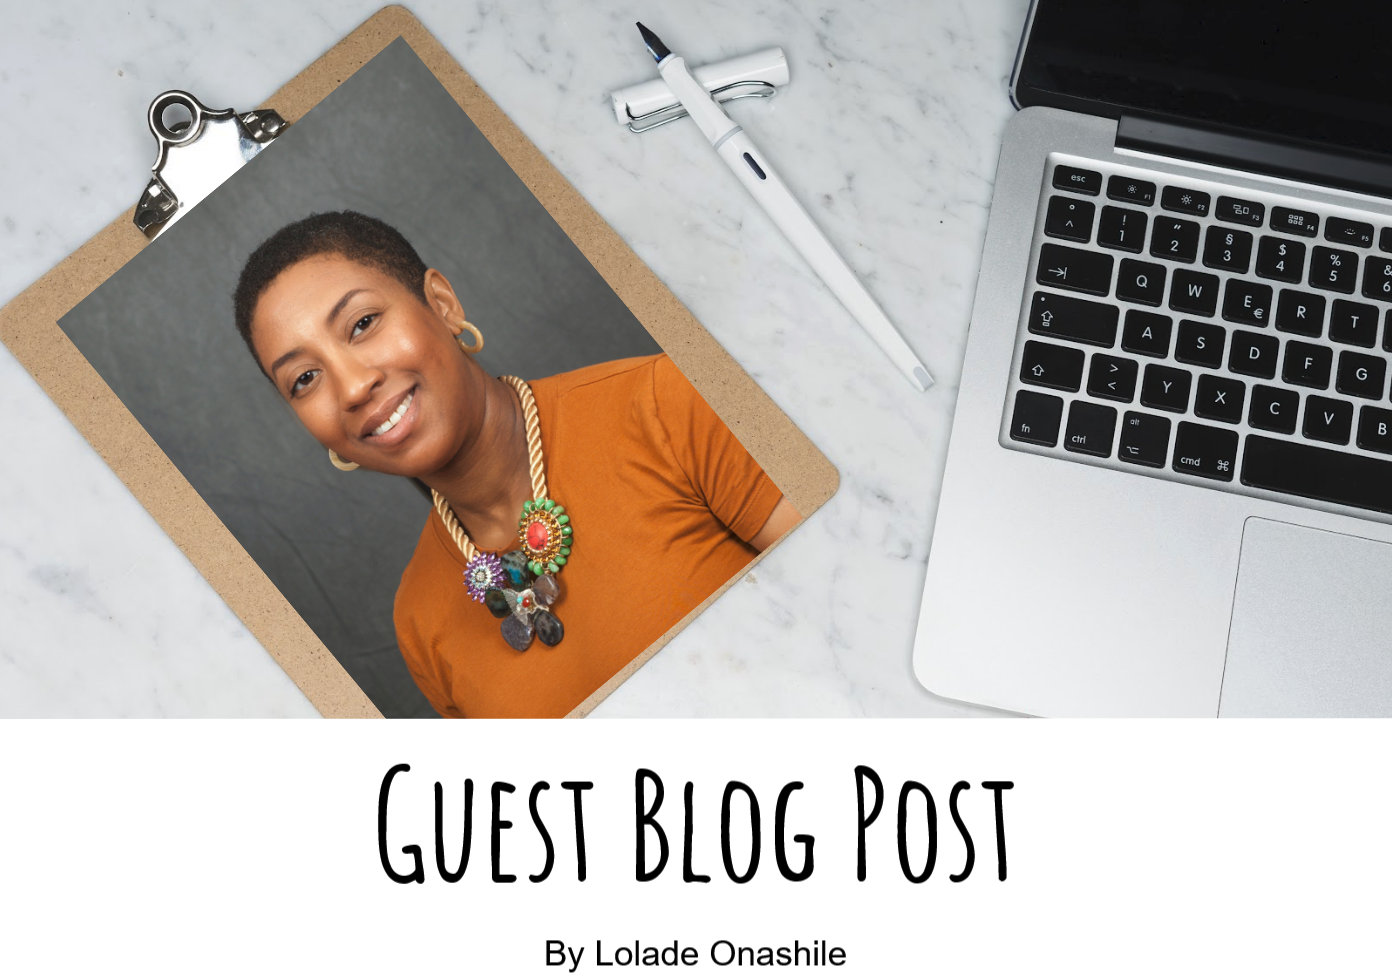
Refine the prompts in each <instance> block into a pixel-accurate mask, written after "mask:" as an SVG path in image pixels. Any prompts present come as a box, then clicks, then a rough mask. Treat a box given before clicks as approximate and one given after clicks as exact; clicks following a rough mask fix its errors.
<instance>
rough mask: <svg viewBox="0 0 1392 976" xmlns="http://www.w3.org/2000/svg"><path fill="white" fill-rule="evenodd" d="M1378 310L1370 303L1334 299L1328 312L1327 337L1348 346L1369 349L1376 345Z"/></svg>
mask: <svg viewBox="0 0 1392 976" xmlns="http://www.w3.org/2000/svg"><path fill="white" fill-rule="evenodd" d="M1377 334H1378V310H1377V309H1376V308H1374V307H1373V306H1372V305H1364V304H1362V303H1361V302H1350V301H1348V300H1346V299H1343V298H1336V299H1334V307H1333V309H1331V310H1330V312H1329V338H1331V339H1333V340H1334V341H1335V342H1343V343H1347V344H1348V345H1350V346H1363V347H1364V348H1365V349H1371V348H1373V346H1375V345H1377Z"/></svg>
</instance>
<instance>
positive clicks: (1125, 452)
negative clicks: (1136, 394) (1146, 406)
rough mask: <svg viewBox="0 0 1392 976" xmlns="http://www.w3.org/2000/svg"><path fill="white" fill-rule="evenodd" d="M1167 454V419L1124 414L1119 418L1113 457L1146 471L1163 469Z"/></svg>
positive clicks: (1145, 414) (1129, 413)
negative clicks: (1146, 468) (1115, 449)
mask: <svg viewBox="0 0 1392 976" xmlns="http://www.w3.org/2000/svg"><path fill="white" fill-rule="evenodd" d="M1169 455H1170V418H1168V417H1156V416H1154V415H1152V414H1148V413H1137V412H1136V411H1134V410H1128V411H1126V415H1125V416H1123V417H1122V418H1121V437H1120V439H1119V440H1118V442H1117V457H1119V458H1121V460H1123V461H1130V462H1131V463H1132V464H1143V465H1145V466H1146V467H1148V468H1163V467H1164V466H1165V459H1166V458H1168V457H1169Z"/></svg>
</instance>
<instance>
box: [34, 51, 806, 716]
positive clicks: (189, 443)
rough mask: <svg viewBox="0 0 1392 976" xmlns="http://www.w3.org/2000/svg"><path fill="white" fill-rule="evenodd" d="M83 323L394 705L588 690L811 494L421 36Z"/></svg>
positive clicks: (680, 616) (109, 287)
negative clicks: (652, 324)
mask: <svg viewBox="0 0 1392 976" xmlns="http://www.w3.org/2000/svg"><path fill="white" fill-rule="evenodd" d="M59 324H60V326H61V327H62V329H63V330H64V332H65V333H66V334H67V335H68V337H69V338H70V339H71V340H72V341H73V342H74V343H75V344H76V345H77V347H78V348H79V350H80V351H81V352H82V353H83V355H84V356H85V357H86V358H87V359H88V360H89V361H90V362H91V363H92V364H93V366H94V367H95V368H96V369H97V371H98V373H99V374H100V375H101V377H102V379H103V380H105V381H106V383H107V384H108V385H109V386H111V388H112V389H113V390H114V391H115V393H116V394H117V395H118V396H119V397H120V398H121V400H122V402H123V403H124V404H125V405H126V406H127V407H128V408H129V409H130V410H131V412H132V413H133V414H134V416H135V417H136V419H137V420H138V421H139V422H140V423H141V425H142V426H143V427H144V428H145V430H146V431H148V432H149V434H150V435H151V437H153V438H154V440H155V441H156V443H157V444H158V445H159V446H160V448H161V449H162V450H163V451H164V452H165V454H166V455H167V456H168V457H169V458H170V460H171V461H173V462H174V464H175V466H176V467H177V468H178V469H179V471H180V472H181V473H182V474H183V475H184V477H185V478H186V479H188V481H189V482H190V484H192V486H193V487H194V488H195V489H196V490H197V491H198V492H199V494H200V495H201V496H202V498H203V499H204V501H206V502H207V504H208V505H209V507H210V508H211V509H212V510H213V512H214V513H215V514H216V515H217V517H218V518H219V519H220V520H221V521H222V522H223V524H224V525H225V526H226V527H227V529H228V530H229V531H230V532H231V533H232V535H233V536H234V537H235V538H236V540H237V541H238V542H239V543H240V544H241V545H242V547H243V548H244V549H245V550H246V551H247V553H248V554H249V555H250V556H251V557H252V558H253V559H254V560H255V562H256V563H257V565H258V566H259V567H260V568H261V569H262V571H263V572H264V573H265V574H266V575H267V577H269V578H270V580H271V581H272V582H273V583H275V585H276V586H277V588H278V589H279V590H280V592H281V593H282V594H283V595H284V596H285V598H286V599H287V600H288V601H289V603H290V604H291V606H293V607H294V609H295V610H296V612H298V613H299V614H300V616H301V617H302V618H303V619H304V620H305V622H306V623H307V624H309V626H310V627H311V628H312V629H313V630H314V632H315V634H316V635H317V636H318V637H319V639H320V640H321V641H322V642H323V643H324V645H325V646H326V647H327V648H328V649H329V651H330V652H331V653H332V654H333V655H334V657H335V658H336V659H337V660H338V661H339V663H340V664H342V665H343V667H344V668H345V670H347V672H348V673H349V674H350V676H351V677H352V678H353V680H354V681H355V682H356V683H357V684H358V686H359V687H360V688H361V689H362V690H363V692H364V693H365V694H366V695H367V696H368V697H369V698H370V699H371V700H372V702H373V704H374V705H376V706H377V708H378V709H379V710H380V711H381V712H382V713H383V714H384V715H387V716H402V717H409V716H415V717H427V716H433V715H441V716H445V717H457V718H471V717H562V716H566V715H570V714H577V713H580V714H583V712H584V711H586V710H587V708H586V703H587V702H591V700H592V699H593V697H594V696H595V695H596V694H597V693H600V692H601V689H603V688H605V686H606V685H607V684H608V683H610V682H611V681H612V680H613V679H614V678H615V676H616V675H620V674H621V673H623V672H624V670H625V668H628V667H629V666H630V665H631V664H633V662H634V661H635V660H637V659H638V658H640V656H641V655H642V654H643V653H644V651H645V650H647V649H648V648H649V647H650V646H652V645H653V644H654V643H655V642H658V641H660V640H661V639H662V638H663V637H664V635H666V634H668V633H669V631H671V630H672V629H673V628H674V627H676V626H677V625H678V624H680V623H681V622H682V621H683V620H684V619H685V618H686V617H687V616H688V615H689V614H691V613H692V611H693V610H695V609H697V608H698V607H700V606H701V605H702V604H703V603H704V602H705V601H706V600H708V599H709V598H710V597H711V596H712V594H714V593H716V592H717V591H719V590H720V589H721V588H722V587H724V586H725V585H727V584H728V583H729V582H730V581H731V580H732V579H734V578H736V577H737V576H738V575H739V574H740V573H742V572H743V571H744V570H745V569H746V568H747V567H748V566H749V564H750V563H751V562H752V561H753V560H754V559H755V558H756V557H757V555H758V554H759V553H760V552H761V551H763V550H764V549H766V548H767V547H768V546H769V545H771V544H772V543H774V542H775V541H777V540H778V539H779V538H780V537H781V536H783V535H784V534H785V533H786V532H788V531H789V530H790V529H792V528H793V527H794V526H795V525H796V524H797V523H798V522H799V521H800V519H801V518H802V515H801V514H800V513H799V512H798V511H797V510H796V509H795V508H794V507H793V505H792V504H791V503H790V502H789V501H788V500H787V499H786V498H784V496H783V493H782V492H781V491H780V490H779V487H778V486H777V485H776V484H775V483H774V482H773V480H772V479H771V478H770V477H769V476H768V475H767V474H766V473H765V472H764V470H763V469H762V468H761V467H760V465H759V464H758V463H757V462H756V461H755V460H754V458H753V457H752V456H751V455H750V453H749V452H748V450H746V448H745V447H744V445H742V444H741V442H740V440H739V439H738V438H737V437H736V436H735V434H734V433H733V432H732V431H731V430H730V429H729V427H727V426H726V424H725V423H724V422H723V421H722V420H721V419H720V417H719V416H718V415H717V413H716V411H715V410H714V409H712V407H711V406H710V405H709V404H708V403H707V402H706V400H705V399H703V398H702V396H701V395H700V394H699V393H698V392H697V391H696V389H695V387H693V386H692V384H691V382H690V381H689V380H688V378H687V377H686V376H685V375H684V374H683V373H682V371H681V370H680V369H679V368H678V367H677V365H676V364H674V363H673V361H672V360H671V359H670V358H669V357H668V355H667V354H666V353H664V352H663V350H662V348H661V347H660V346H659V345H658V344H657V342H656V341H655V340H654V339H653V338H652V336H651V335H650V334H649V333H648V331H647V330H646V329H645V328H644V327H643V325H642V323H640V322H639V321H638V320H637V318H635V316H634V315H633V313H632V312H631V311H630V310H629V309H628V308H627V306H625V305H624V303H623V302H622V301H621V300H620V299H619V298H618V296H617V295H616V294H615V293H614V291H613V289H612V288H610V286H609V285H608V284H607V283H606V282H605V280H604V279H603V278H602V277H601V276H600V275H599V273H598V272H597V271H596V270H595V268H594V266H593V265H592V264H591V263H590V261H589V260H588V259H587V258H586V256H585V254H584V253H583V252H582V251H581V250H580V249H579V248H577V247H576V245H575V243H574V242H572V241H571V240H570V238H569V237H567V235H566V234H565V232H564V231H563V230H562V229H561V228H560V227H559V226H558V225H557V224H556V222H555V220H554V219H553V218H552V217H551V215H550V214H549V213H548V212H547V210H546V208H545V207H544V206H542V204H541V203H540V202H539V201H538V200H537V198H536V197H535V196H534V195H533V194H532V193H531V191H530V190H528V188H527V186H526V185H525V184H524V183H523V181H522V180H521V179H520V178H519V176H518V175H517V174H516V173H515V172H514V171H513V170H512V168H511V167H510V166H509V165H508V163H507V162H506V161H505V160H504V159H503V158H502V157H501V156H500V155H499V154H498V152H497V151H496V150H495V149H494V148H493V146H492V145H491V144H490V143H489V142H488V140H487V139H486V138H485V137H484V136H483V135H482V133H480V132H479V130H478V129H477V128H476V127H475V126H474V124H473V123H472V122H471V120H470V119H469V117H468V116H467V115H466V114H465V113H464V112H463V111H462V110H461V109H460V108H459V106H458V105H457V104H456V103H455V102H454V100H453V99H452V98H451V96H450V95H449V94H448V93H447V92H446V91H445V90H444V88H443V87H442V86H441V85H440V83H439V82H438V81H437V80H436V78H435V77H434V76H433V75H432V74H431V73H430V71H429V69H428V68H427V67H426V66H425V65H424V64H422V63H421V61H420V60H419V58H418V57H417V56H416V55H415V53H414V52H413V51H412V50H411V48H410V47H409V46H408V45H407V44H405V42H404V41H400V40H398V41H397V42H395V43H393V44H391V45H389V46H388V47H387V48H386V49H385V50H384V51H383V52H382V53H381V54H379V55H378V56H377V57H376V58H374V59H373V60H372V61H371V62H369V63H368V64H367V65H365V66H364V67H363V68H361V69H360V70H359V71H358V72H357V73H356V74H354V75H353V76H352V77H351V78H349V79H347V80H346V81H345V82H344V83H343V84H342V85H341V86H340V87H339V88H338V89H337V90H335V91H334V92H333V93H332V94H330V95H329V96H328V97H327V98H326V99H325V100H324V101H323V102H321V103H320V104H319V105H318V106H317V107H316V108H315V109H314V110H313V111H311V112H310V113H309V114H308V115H307V116H305V118H303V119H302V120H300V121H298V122H296V123H295V124H294V125H293V126H291V127H290V128H289V129H288V130H287V131H286V133H285V134H284V135H282V136H280V137H279V138H278V139H277V140H276V142H275V143H274V144H273V145H272V146H270V147H269V148H268V149H267V150H266V151H265V152H264V153H262V154H261V155H260V156H259V157H258V158H256V159H255V160H253V161H252V163H251V164H249V165H247V166H246V167H244V168H243V169H242V170H241V171H239V172H238V173H237V174H236V175H234V176H233V177H232V178H231V179H230V180H228V181H227V182H226V183H225V184H223V186H222V187H220V188H219V189H218V190H217V191H215V192H214V193H213V194H212V195H211V196H210V197H209V198H207V199H206V200H204V201H203V202H202V203H200V204H199V205H198V206H197V207H196V208H195V209H193V210H192V211H190V212H189V213H188V215H187V216H185V217H183V218H182V219H181V220H180V221H179V222H178V223H177V224H175V225H174V226H172V227H171V228H170V229H169V230H168V231H166V232H165V233H164V234H163V235H162V236H161V237H160V238H159V239H158V240H156V241H155V242H154V243H152V244H151V245H150V246H149V247H147V248H146V249H145V250H144V251H142V252H141V253H140V254H139V255H138V257H137V258H136V259H135V260H133V261H131V262H130V263H129V264H128V265H127V266H126V267H124V268H123V269H122V270H121V271H119V272H118V273H116V274H115V275H114V276H112V277H111V278H110V279H109V280H108V281H107V282H106V283H105V284H103V285H102V286H101V287H99V288H98V289H97V290H96V291H95V292H93V293H92V295H91V296H89V297H88V298H87V299H86V300H84V301H83V302H82V303H80V304H79V305H78V306H77V307H76V308H74V309H73V311H72V312H70V313H68V314H67V315H66V316H64V317H63V318H62V319H61V320H60V323H59Z"/></svg>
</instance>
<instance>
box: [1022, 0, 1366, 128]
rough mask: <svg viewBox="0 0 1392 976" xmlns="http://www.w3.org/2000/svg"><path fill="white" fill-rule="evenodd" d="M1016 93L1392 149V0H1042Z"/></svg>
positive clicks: (1098, 111)
mask: <svg viewBox="0 0 1392 976" xmlns="http://www.w3.org/2000/svg"><path fill="white" fill-rule="evenodd" d="M1015 99H1016V101H1017V102H1018V104H1019V105H1020V106H1021V107H1024V106H1026V105H1052V106H1055V107H1057V108H1065V109H1071V110H1073V111H1081V112H1088V113H1091V114H1094V115H1105V116H1109V117H1112V118H1117V117H1119V116H1120V115H1121V114H1122V113H1123V112H1131V113H1137V114H1149V115H1159V116H1165V117H1170V118H1178V119H1180V120H1191V121H1199V122H1204V123H1209V124H1218V125H1221V126H1225V127H1226V126H1232V127H1236V128H1240V129H1244V130H1248V131H1249V132H1256V133H1260V134H1264V135H1270V136H1277V137H1285V138H1294V139H1300V140H1311V141H1315V142H1321V143H1334V144H1335V147H1339V148H1344V149H1353V150H1361V151H1364V152H1372V153H1379V154H1392V3H1389V2H1387V0H1368V2H1357V0H1322V2H1313V3H1308V2H1299V0H1143V2H1124V0H1037V4H1036V9H1035V13H1034V21H1033V25H1032V27H1031V29H1030V34H1029V38H1028V40H1027V47H1026V50H1025V52H1024V59H1023V61H1022V63H1021V64H1020V66H1019V69H1018V71H1017V74H1016V78H1015ZM1331 148H1333V147H1331Z"/></svg>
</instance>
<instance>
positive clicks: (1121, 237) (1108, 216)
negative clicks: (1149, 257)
mask: <svg viewBox="0 0 1392 976" xmlns="http://www.w3.org/2000/svg"><path fill="white" fill-rule="evenodd" d="M1147 219H1148V218H1147V217H1146V215H1145V214H1143V213H1141V212H1140V211H1139V210H1123V209H1122V208H1121V207H1103V208H1102V219H1101V220H1100V221H1098V223H1097V243H1098V244H1101V245H1102V246H1103V247H1111V248H1115V249H1116V250H1118V251H1130V252H1131V253H1132V254H1140V253H1141V248H1143V247H1145V229H1146V220H1147Z"/></svg>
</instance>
